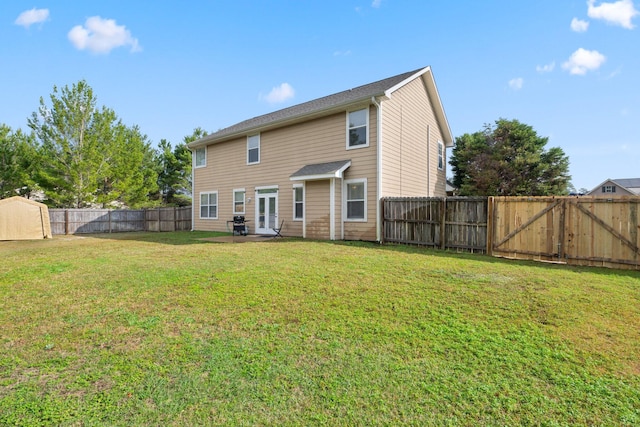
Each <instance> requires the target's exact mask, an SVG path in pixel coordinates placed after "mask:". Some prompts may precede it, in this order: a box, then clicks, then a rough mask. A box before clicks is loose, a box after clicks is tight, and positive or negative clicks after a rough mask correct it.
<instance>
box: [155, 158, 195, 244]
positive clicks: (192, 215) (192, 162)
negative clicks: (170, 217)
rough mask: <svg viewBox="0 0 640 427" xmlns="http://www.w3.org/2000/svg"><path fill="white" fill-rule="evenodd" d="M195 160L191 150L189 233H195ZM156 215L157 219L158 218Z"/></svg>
mask: <svg viewBox="0 0 640 427" xmlns="http://www.w3.org/2000/svg"><path fill="white" fill-rule="evenodd" d="M195 164H196V158H195V150H191V231H195V225H196V193H195V191H196V168H195ZM159 215H160V214H158V218H160V216H159Z"/></svg>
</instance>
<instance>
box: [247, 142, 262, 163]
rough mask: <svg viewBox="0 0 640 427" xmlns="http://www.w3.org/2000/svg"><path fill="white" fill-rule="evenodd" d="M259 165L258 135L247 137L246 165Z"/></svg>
mask: <svg viewBox="0 0 640 427" xmlns="http://www.w3.org/2000/svg"><path fill="white" fill-rule="evenodd" d="M255 163H260V135H251V136H249V137H247V164H248V165H252V164H255Z"/></svg>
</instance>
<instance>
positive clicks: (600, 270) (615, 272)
mask: <svg viewBox="0 0 640 427" xmlns="http://www.w3.org/2000/svg"><path fill="white" fill-rule="evenodd" d="M318 242H320V241H318ZM323 243H327V244H333V245H338V246H351V247H370V248H375V249H379V250H385V251H391V252H402V253H415V254H422V255H428V256H432V257H439V258H447V259H451V258H455V259H465V260H472V261H476V262H481V263H487V264H505V265H523V266H527V267H532V268H539V269H544V270H564V271H574V272H578V273H579V272H589V273H596V274H601V275H604V276H616V277H629V278H633V279H640V271H637V270H622V269H614V268H606V267H593V266H576V265H567V264H563V263H553V262H545V261H536V260H515V259H508V258H500V257H494V256H490V255H486V254H480V253H470V252H454V251H449V250H439V249H433V248H428V247H425V246H415V245H401V244H395V243H385V244H379V243H375V242H363V241H333V242H331V241H326V242H323Z"/></svg>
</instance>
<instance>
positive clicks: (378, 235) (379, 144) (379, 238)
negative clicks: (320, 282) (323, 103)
mask: <svg viewBox="0 0 640 427" xmlns="http://www.w3.org/2000/svg"><path fill="white" fill-rule="evenodd" d="M371 102H372V103H373V105H375V106H376V108H377V109H376V111H377V115H376V132H377V138H376V139H377V141H376V151H377V158H378V161H377V162H376V163H377V165H376V241H378V242H381V241H382V236H381V224H382V218H380V212H381V209H380V200H381V199H382V120H381V118H382V105H381V104H379V103H378V102H377V101H376V97H375V96H372V97H371Z"/></svg>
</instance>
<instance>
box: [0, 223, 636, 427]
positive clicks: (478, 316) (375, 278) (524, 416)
mask: <svg viewBox="0 0 640 427" xmlns="http://www.w3.org/2000/svg"><path fill="white" fill-rule="evenodd" d="M211 235H212V233H200V232H194V233H154V234H152V233H130V234H118V235H103V236H89V237H56V238H54V239H53V240H45V241H31V242H0V259H2V262H0V425H19V426H30V425H34V426H40V425H68V426H77V425H120V426H130V425H175V426H181V425H246V426H249V425H277V426H286V425H356V426H357V425H362V426H365V425H366V426H369V425H398V424H406V425H452V426H453V425H455V426H458V425H469V426H471V425H548V426H554V425H628V426H632V425H639V424H640V361H639V357H638V355H640V327H639V325H640V273H638V272H628V271H616V270H605V269H597V268H571V267H565V266H557V265H548V264H541V263H529V262H515V261H506V260H500V259H495V258H489V257H485V256H478V255H464V254H453V253H446V252H436V251H430V250H425V249H420V248H412V247H400V246H377V245H374V244H368V243H335V242H334V243H330V242H315V241H302V240H289V239H285V240H269V241H265V242H255V243H241V244H220V243H211V242H204V241H202V240H199V239H200V238H202V237H207V236H211Z"/></svg>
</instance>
